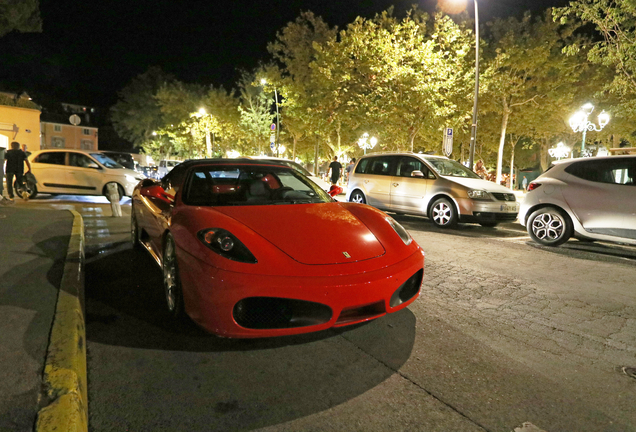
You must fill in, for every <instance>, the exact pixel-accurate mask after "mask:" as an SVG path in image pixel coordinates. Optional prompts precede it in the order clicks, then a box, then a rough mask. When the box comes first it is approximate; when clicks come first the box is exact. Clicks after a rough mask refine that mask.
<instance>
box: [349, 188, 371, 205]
mask: <svg viewBox="0 0 636 432" xmlns="http://www.w3.org/2000/svg"><path fill="white" fill-rule="evenodd" d="M349 201H350V202H354V203H358V204H366V203H367V201H366V200H365V199H364V195H363V194H362V192H360V191H359V190H357V191H354V192H353V193H352V194H351V196H350V197H349Z"/></svg>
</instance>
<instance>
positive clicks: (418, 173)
mask: <svg viewBox="0 0 636 432" xmlns="http://www.w3.org/2000/svg"><path fill="white" fill-rule="evenodd" d="M411 177H419V178H424V173H423V172H422V171H420V170H415V171H412V172H411Z"/></svg>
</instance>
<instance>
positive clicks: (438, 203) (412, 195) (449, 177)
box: [347, 153, 519, 228]
mask: <svg viewBox="0 0 636 432" xmlns="http://www.w3.org/2000/svg"><path fill="white" fill-rule="evenodd" d="M347 201H352V202H358V203H366V204H369V205H372V206H374V207H377V208H379V209H382V210H388V211H393V212H396V213H405V214H415V215H421V216H428V218H429V219H430V220H431V221H432V222H433V223H434V224H435V225H437V226H439V227H442V228H446V227H453V226H455V225H457V223H458V222H476V223H479V224H481V225H483V226H486V227H494V226H496V225H497V224H498V223H500V222H504V221H508V222H511V221H514V220H515V219H516V218H517V212H518V211H519V204H518V203H517V201H516V197H515V194H514V192H513V191H512V190H510V189H508V188H507V187H504V186H500V185H498V184H495V183H493V182H489V181H486V180H483V179H481V178H480V177H479V176H478V175H477V174H475V173H474V172H473V171H471V170H470V169H468V168H466V167H465V166H463V165H462V164H460V163H459V162H456V161H454V160H452V159H448V158H445V157H443V156H432V155H424V154H417V153H387V154H372V155H366V156H363V157H361V158H360V159H359V160H358V163H357V164H356V166H355V168H354V170H353V172H352V173H351V175H350V177H349V190H348V192H347Z"/></svg>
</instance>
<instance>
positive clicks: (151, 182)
mask: <svg viewBox="0 0 636 432" xmlns="http://www.w3.org/2000/svg"><path fill="white" fill-rule="evenodd" d="M156 184H157V182H156V181H155V180H153V179H151V178H146V179H143V180H142V181H141V187H142V188H147V187H150V186H154V185H156Z"/></svg>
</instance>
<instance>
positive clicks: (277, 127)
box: [261, 78, 280, 157]
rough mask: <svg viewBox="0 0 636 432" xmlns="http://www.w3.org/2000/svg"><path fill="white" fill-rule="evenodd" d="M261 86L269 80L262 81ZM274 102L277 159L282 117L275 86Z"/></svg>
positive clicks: (263, 79)
mask: <svg viewBox="0 0 636 432" xmlns="http://www.w3.org/2000/svg"><path fill="white" fill-rule="evenodd" d="M261 84H262V85H265V84H267V80H266V79H265V78H262V79H261ZM274 101H275V102H276V143H275V145H276V157H278V147H279V144H278V142H279V138H280V116H279V114H278V93H277V91H276V86H274Z"/></svg>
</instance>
